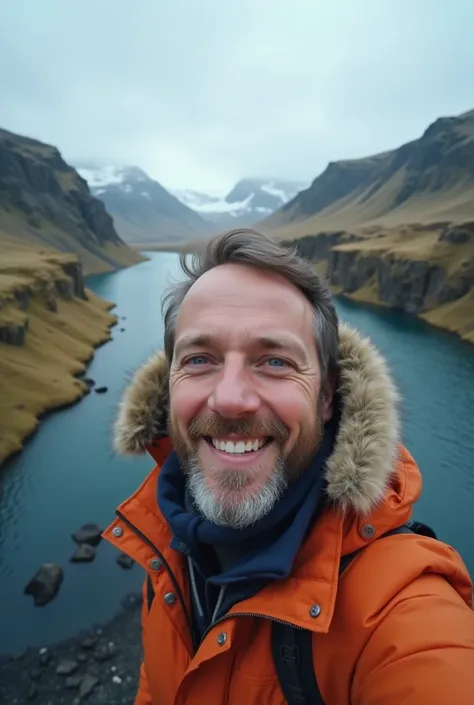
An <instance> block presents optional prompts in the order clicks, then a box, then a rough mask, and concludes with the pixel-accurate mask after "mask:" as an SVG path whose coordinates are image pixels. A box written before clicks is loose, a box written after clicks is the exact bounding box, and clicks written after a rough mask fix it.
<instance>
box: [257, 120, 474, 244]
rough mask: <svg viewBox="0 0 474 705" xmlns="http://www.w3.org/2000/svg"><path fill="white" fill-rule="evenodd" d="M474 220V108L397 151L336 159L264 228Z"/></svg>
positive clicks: (282, 230)
mask: <svg viewBox="0 0 474 705" xmlns="http://www.w3.org/2000/svg"><path fill="white" fill-rule="evenodd" d="M472 219H474V110H473V111H470V112H468V113H464V114H463V115H460V116H457V117H449V118H440V119H439V120H436V121H435V122H434V123H433V124H432V125H430V126H429V127H428V129H427V130H426V131H425V132H424V134H423V135H422V136H421V137H420V138H419V139H416V140H414V141H412V142H409V143H407V144H405V145H402V146H401V147H399V148H398V149H394V150H392V151H388V152H384V153H382V154H377V155H373V156H370V157H366V158H363V159H354V160H346V161H339V162H332V163H330V164H329V165H328V167H327V169H326V170H325V171H324V172H323V173H322V174H321V175H320V176H318V177H317V178H316V179H315V180H314V181H313V183H312V184H311V186H310V187H309V188H308V189H306V190H305V191H303V192H301V193H300V194H298V195H297V196H296V197H295V198H294V199H293V200H292V201H290V202H289V203H288V204H286V205H285V206H284V207H283V208H281V209H280V210H279V211H277V212H276V213H275V214H274V215H273V216H271V217H270V218H268V219H266V220H264V221H262V222H261V223H260V226H261V227H262V228H263V229H265V230H267V231H271V233H272V235H273V236H274V237H275V238H276V239H285V240H287V239H293V238H298V237H302V236H304V235H307V234H313V233H317V232H320V231H324V230H336V229H342V230H350V231H354V232H362V233H363V232H371V231H373V230H374V229H376V228H396V227H399V226H400V225H405V224H411V223H420V224H425V225H426V224H433V223H441V222H442V223H445V224H448V223H451V224H455V223H461V222H464V221H467V220H472Z"/></svg>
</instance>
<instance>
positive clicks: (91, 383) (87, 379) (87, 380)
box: [83, 377, 95, 389]
mask: <svg viewBox="0 0 474 705" xmlns="http://www.w3.org/2000/svg"><path fill="white" fill-rule="evenodd" d="M83 382H85V383H86V384H87V386H88V388H89V389H92V387H95V382H94V380H93V379H91V378H90V377H84V379H83Z"/></svg>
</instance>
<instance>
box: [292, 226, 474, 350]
mask: <svg viewBox="0 0 474 705" xmlns="http://www.w3.org/2000/svg"><path fill="white" fill-rule="evenodd" d="M288 244H292V245H296V246H297V249H298V251H299V252H300V253H301V254H302V255H303V256H305V257H307V258H309V259H312V260H314V261H315V266H316V267H317V269H318V273H319V274H321V275H322V276H325V277H326V278H327V280H328V282H329V285H330V287H331V289H332V290H333V292H334V293H336V294H342V295H345V296H348V297H350V298H353V299H355V300H357V301H361V302H367V303H371V304H378V305H384V306H388V307H390V308H393V309H396V310H401V311H405V312H407V313H411V314H415V315H417V316H419V317H421V318H423V319H425V320H427V321H428V322H429V323H431V324H433V325H436V326H439V327H441V328H444V329H447V330H450V331H452V332H454V333H457V334H458V335H459V336H461V337H462V338H464V339H465V340H468V341H470V342H473V343H474V222H469V223H463V224H461V225H459V226H447V227H440V226H421V225H418V226H405V227H401V228H399V229H397V230H396V231H393V230H388V231H385V232H379V233H377V234H376V235H373V236H369V235H365V236H362V235H360V234H359V235H358V234H353V233H352V234H349V233H346V232H345V231H334V232H329V233H324V232H323V233H319V234H317V235H312V236H306V237H304V238H301V239H299V240H296V241H295V242H288Z"/></svg>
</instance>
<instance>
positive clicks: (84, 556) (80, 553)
mask: <svg viewBox="0 0 474 705" xmlns="http://www.w3.org/2000/svg"><path fill="white" fill-rule="evenodd" d="M94 558H95V548H94V546H89V544H88V543H82V544H81V545H80V546H79V548H78V549H77V551H76V552H75V554H74V555H73V556H72V557H71V558H70V561H71V563H89V562H90V561H93V560H94Z"/></svg>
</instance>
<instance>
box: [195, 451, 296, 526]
mask: <svg viewBox="0 0 474 705" xmlns="http://www.w3.org/2000/svg"><path fill="white" fill-rule="evenodd" d="M257 472H258V471H257ZM251 479H252V478H249V476H248V475H246V473H242V472H239V471H225V470H223V471H221V472H220V473H219V487H220V492H219V491H218V492H216V491H215V490H211V489H210V488H209V486H208V482H207V480H206V477H205V475H204V474H203V472H202V469H201V466H200V464H199V459H198V457H197V456H196V455H193V456H192V457H191V458H189V459H188V463H187V467H186V483H187V487H188V490H189V493H190V495H191V497H192V499H193V502H194V504H195V506H196V509H197V510H198V512H199V513H200V514H201V516H203V517H204V518H205V519H207V520H208V521H210V522H212V523H213V524H217V525H218V526H226V527H230V528H233V529H245V528H246V527H248V526H251V525H252V524H255V523H256V522H257V521H258V520H259V519H262V517H264V516H265V515H266V514H268V513H269V512H270V511H271V510H272V509H273V507H274V506H275V504H276V503H277V502H278V500H279V499H280V497H281V496H282V494H283V492H284V491H285V489H286V488H287V486H288V479H287V472H286V467H285V462H284V460H283V459H282V458H279V459H278V460H277V463H276V465H275V468H274V469H273V472H272V474H271V477H270V478H269V480H268V482H267V483H266V484H265V485H264V486H263V487H261V488H260V489H259V490H258V491H257V492H255V493H254V494H252V495H248V494H246V493H245V487H246V485H248V484H249V482H250V481H251ZM227 492H232V493H233V494H236V495H237V499H236V498H233V499H232V501H231V502H226V501H225V494H226V493H227ZM218 494H219V495H221V496H220V497H219V496H218Z"/></svg>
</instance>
